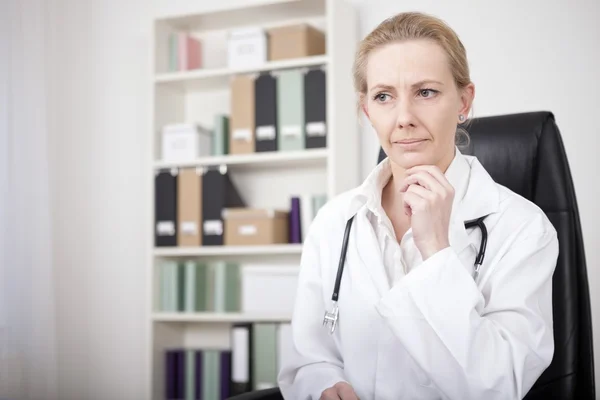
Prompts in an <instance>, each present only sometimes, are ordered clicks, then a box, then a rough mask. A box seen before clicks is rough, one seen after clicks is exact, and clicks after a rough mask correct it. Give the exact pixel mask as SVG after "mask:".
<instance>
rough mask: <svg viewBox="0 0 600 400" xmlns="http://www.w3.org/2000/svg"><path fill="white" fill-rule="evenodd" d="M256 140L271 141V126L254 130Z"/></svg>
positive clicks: (273, 134)
mask: <svg viewBox="0 0 600 400" xmlns="http://www.w3.org/2000/svg"><path fill="white" fill-rule="evenodd" d="M256 139H257V140H273V139H275V127H274V126H273V125H267V126H259V127H258V128H256Z"/></svg>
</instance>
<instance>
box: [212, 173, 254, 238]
mask: <svg viewBox="0 0 600 400" xmlns="http://www.w3.org/2000/svg"><path fill="white" fill-rule="evenodd" d="M203 172H204V174H203V176H202V217H203V221H202V245H203V246H222V245H223V240H224V235H223V233H224V229H223V209H224V208H227V207H245V204H244V201H243V200H242V198H241V197H240V195H239V193H238V191H237V189H236V188H235V186H234V185H233V182H232V181H231V178H230V177H229V174H228V173H227V168H226V167H207V168H205V169H204V171H203Z"/></svg>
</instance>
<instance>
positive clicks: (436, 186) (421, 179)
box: [400, 171, 445, 194]
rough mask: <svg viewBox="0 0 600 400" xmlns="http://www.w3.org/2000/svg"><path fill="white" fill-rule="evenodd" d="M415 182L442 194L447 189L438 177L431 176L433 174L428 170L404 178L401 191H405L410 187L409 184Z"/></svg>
mask: <svg viewBox="0 0 600 400" xmlns="http://www.w3.org/2000/svg"><path fill="white" fill-rule="evenodd" d="M415 183H417V184H419V185H421V186H423V187H424V188H426V189H429V190H431V191H432V192H436V193H440V194H441V193H443V192H444V191H445V189H444V187H443V186H442V185H441V184H440V183H439V182H438V181H437V179H435V178H434V177H433V176H431V174H429V173H428V172H426V171H418V172H415V173H414V174H412V175H409V176H407V177H406V178H405V179H404V182H402V186H401V187H400V192H405V191H406V190H407V189H408V186H410V185H412V184H415Z"/></svg>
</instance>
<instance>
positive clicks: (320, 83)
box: [304, 68, 327, 149]
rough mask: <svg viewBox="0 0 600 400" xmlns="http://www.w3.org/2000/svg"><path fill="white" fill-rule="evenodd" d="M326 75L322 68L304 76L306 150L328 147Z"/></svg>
mask: <svg viewBox="0 0 600 400" xmlns="http://www.w3.org/2000/svg"><path fill="white" fill-rule="evenodd" d="M326 88H327V82H326V73H325V71H324V70H322V69H320V68H315V69H311V70H309V71H308V72H307V73H306V75H304V110H305V132H306V148H307V149H315V148H322V147H326V146H327V106H326V92H327V90H326Z"/></svg>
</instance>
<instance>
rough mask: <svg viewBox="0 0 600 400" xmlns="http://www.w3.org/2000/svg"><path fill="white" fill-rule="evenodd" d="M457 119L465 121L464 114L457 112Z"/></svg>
mask: <svg viewBox="0 0 600 400" xmlns="http://www.w3.org/2000/svg"><path fill="white" fill-rule="evenodd" d="M458 120H459V121H460V122H464V121H465V116H464V115H462V114H459V116H458Z"/></svg>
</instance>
